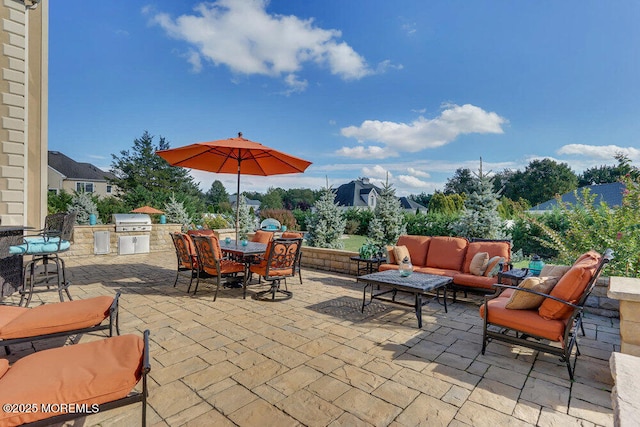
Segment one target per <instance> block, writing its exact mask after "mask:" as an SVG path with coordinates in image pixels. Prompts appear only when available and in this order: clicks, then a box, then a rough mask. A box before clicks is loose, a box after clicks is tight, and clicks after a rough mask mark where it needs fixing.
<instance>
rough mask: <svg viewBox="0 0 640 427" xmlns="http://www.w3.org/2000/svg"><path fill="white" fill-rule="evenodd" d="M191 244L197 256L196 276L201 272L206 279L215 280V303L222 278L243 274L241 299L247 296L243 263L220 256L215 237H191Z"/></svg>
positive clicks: (218, 243)
mask: <svg viewBox="0 0 640 427" xmlns="http://www.w3.org/2000/svg"><path fill="white" fill-rule="evenodd" d="M192 238H193V242H194V244H195V247H196V253H197V254H198V263H199V268H198V274H199V275H200V273H201V272H203V273H205V274H207V275H208V277H215V278H216V292H215V294H214V296H213V300H214V301H215V300H216V299H217V298H218V290H219V289H220V282H221V281H222V277H223V276H224V277H228V276H236V275H237V274H238V273H244V277H243V280H242V288H243V294H242V297H243V298H246V296H247V273H246V269H245V265H244V264H243V263H240V262H237V261H233V260H230V259H227V258H224V257H223V256H222V250H221V249H220V242H219V241H218V238H217V237H216V236H202V235H195V236H192ZM198 282H199V281H196V288H195V290H194V291H193V294H194V295H195V294H196V292H198Z"/></svg>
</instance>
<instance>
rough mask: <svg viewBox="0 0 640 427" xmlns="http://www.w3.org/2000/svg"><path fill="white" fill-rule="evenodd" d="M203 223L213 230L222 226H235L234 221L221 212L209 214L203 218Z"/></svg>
mask: <svg viewBox="0 0 640 427" xmlns="http://www.w3.org/2000/svg"><path fill="white" fill-rule="evenodd" d="M202 224H203V225H204V227H205V228H209V229H211V230H219V229H221V228H233V223H232V222H229V220H228V219H227V218H225V217H224V216H223V215H220V214H217V215H216V214H209V215H205V216H204V217H203V218H202Z"/></svg>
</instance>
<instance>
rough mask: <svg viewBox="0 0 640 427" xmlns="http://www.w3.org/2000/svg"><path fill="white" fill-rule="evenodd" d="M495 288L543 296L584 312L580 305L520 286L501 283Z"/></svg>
mask: <svg viewBox="0 0 640 427" xmlns="http://www.w3.org/2000/svg"><path fill="white" fill-rule="evenodd" d="M493 286H495V287H497V288H501V289H502V290H504V289H513V290H514V292H520V291H522V292H528V293H530V294H534V295H538V296H541V297H544V298H549V299H552V300H554V301H558V302H559V303H562V304H565V305H568V306H569V307H572V308H574V309H576V308H577V309H580V310H582V307H581V306H579V305H576V304H573V303H571V302H569V301H565V300H563V299H560V298H558V297H554V296H553V295H549V294H545V293H542V292H538V291H534V290H533V289H527V288H521V287H519V286H510V285H503V284H501V283H496V284H495V285H493ZM490 299H493V298H490ZM486 301H487V296H485V302H486Z"/></svg>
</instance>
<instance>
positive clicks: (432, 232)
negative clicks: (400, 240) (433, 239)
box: [405, 212, 460, 236]
mask: <svg viewBox="0 0 640 427" xmlns="http://www.w3.org/2000/svg"><path fill="white" fill-rule="evenodd" d="M405 218H406V220H407V234H413V235H418V236H454V232H453V229H452V224H454V223H455V222H456V221H458V219H459V218H460V213H459V212H454V213H452V212H428V213H426V214H423V213H417V214H415V213H407V214H405Z"/></svg>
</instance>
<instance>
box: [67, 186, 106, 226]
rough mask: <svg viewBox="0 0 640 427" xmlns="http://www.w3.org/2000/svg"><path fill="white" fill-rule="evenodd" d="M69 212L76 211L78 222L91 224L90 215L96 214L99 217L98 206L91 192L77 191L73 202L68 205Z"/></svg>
mask: <svg viewBox="0 0 640 427" xmlns="http://www.w3.org/2000/svg"><path fill="white" fill-rule="evenodd" d="M67 212H75V213H76V224H79V225H89V215H91V214H94V215H95V216H96V220H99V218H98V206H97V205H96V203H95V202H94V201H93V198H92V197H91V193H85V192H82V193H75V194H74V195H73V198H72V199H71V203H70V204H69V205H67Z"/></svg>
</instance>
